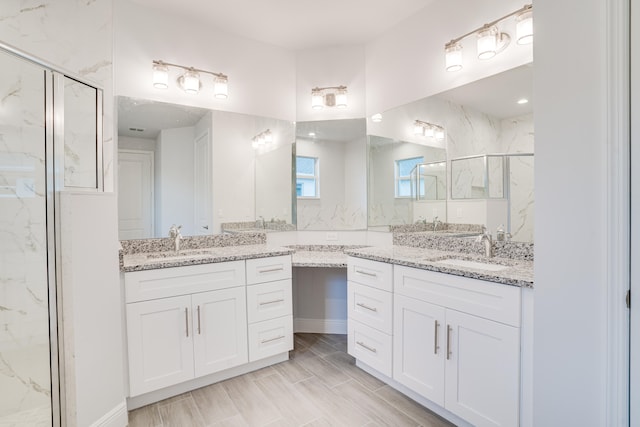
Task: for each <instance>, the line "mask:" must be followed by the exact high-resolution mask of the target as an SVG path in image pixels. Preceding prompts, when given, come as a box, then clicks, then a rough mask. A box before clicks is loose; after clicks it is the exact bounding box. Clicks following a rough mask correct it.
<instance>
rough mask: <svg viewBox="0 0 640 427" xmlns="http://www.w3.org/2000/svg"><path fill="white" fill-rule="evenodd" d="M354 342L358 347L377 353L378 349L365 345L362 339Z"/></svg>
mask: <svg viewBox="0 0 640 427" xmlns="http://www.w3.org/2000/svg"><path fill="white" fill-rule="evenodd" d="M356 344H358V345H359V346H360V347H362V348H365V349H367V350H369V351H370V352H372V353H377V352H378V350H376V349H375V348H373V347H369V346H368V345H366V344H365V343H363V342H362V341H356Z"/></svg>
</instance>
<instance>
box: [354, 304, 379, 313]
mask: <svg viewBox="0 0 640 427" xmlns="http://www.w3.org/2000/svg"><path fill="white" fill-rule="evenodd" d="M356 305H357V306H358V307H362V308H364V309H366V310H369V311H373V312H375V313H377V312H378V309H377V308H376V307H369V306H368V305H367V304H363V303H361V302H359V303H356Z"/></svg>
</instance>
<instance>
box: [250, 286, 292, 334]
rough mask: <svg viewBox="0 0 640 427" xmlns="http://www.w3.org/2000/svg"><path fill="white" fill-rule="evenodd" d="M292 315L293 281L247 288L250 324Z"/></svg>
mask: <svg viewBox="0 0 640 427" xmlns="http://www.w3.org/2000/svg"><path fill="white" fill-rule="evenodd" d="M292 313H293V307H292V301H291V279H286V280H278V281H277V282H269V283H260V284H258V285H251V286H247V318H248V320H249V323H255V322H261V321H263V320H269V319H275V318H276V317H282V316H286V315H288V314H292Z"/></svg>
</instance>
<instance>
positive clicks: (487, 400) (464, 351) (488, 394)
mask: <svg viewBox="0 0 640 427" xmlns="http://www.w3.org/2000/svg"><path fill="white" fill-rule="evenodd" d="M446 323H447V325H446V327H447V328H450V329H448V330H445V334H446V338H447V339H446V340H445V347H448V349H449V351H450V353H449V359H448V360H447V361H446V363H445V366H446V368H445V377H446V384H445V390H446V392H445V393H446V394H445V408H446V409H448V410H449V411H451V412H453V413H454V414H457V415H459V416H460V417H462V418H464V419H466V420H467V421H469V422H470V423H472V424H474V425H476V426H478V427H483V426H492V427H495V426H504V427H507V426H509V427H511V426H517V425H518V417H519V415H518V407H519V395H520V393H519V390H520V381H519V378H520V329H519V328H515V327H512V326H507V325H504V324H502V323H498V322H494V321H491V320H486V319H482V318H480V317H476V316H472V315H469V314H464V313H460V312H457V311H454V310H447V311H446ZM447 344H448V345H447ZM445 351H446V349H445Z"/></svg>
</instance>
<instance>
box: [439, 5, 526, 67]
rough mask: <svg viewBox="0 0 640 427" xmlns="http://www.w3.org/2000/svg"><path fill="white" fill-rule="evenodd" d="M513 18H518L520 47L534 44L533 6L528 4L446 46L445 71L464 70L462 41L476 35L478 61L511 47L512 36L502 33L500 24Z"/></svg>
mask: <svg viewBox="0 0 640 427" xmlns="http://www.w3.org/2000/svg"><path fill="white" fill-rule="evenodd" d="M512 16H515V17H516V42H517V43H518V44H519V45H523V44H529V43H532V42H533V5H532V4H527V5H524V6H523V7H522V8H520V9H518V10H516V11H514V12H511V13H509V14H507V15H505V16H503V17H501V18H498V19H496V20H495V21H492V22H489V23H488V24H485V25H483V26H482V27H480V28H476V29H475V30H473V31H470V32H468V33H467V34H465V35H463V36H460V37H458V38H455V39H453V40H451V41H450V42H449V43H447V44H445V45H444V60H445V69H446V70H447V71H459V70H461V69H462V44H461V43H460V42H461V41H462V39H464V38H467V37H469V36H472V35H476V48H477V52H478V59H490V58H493V57H494V56H495V55H496V54H498V53H500V52H502V51H503V50H504V49H506V47H507V46H508V45H509V42H510V41H511V36H510V35H509V34H507V33H505V32H502V31H500V29H499V28H498V24H499V23H500V22H502V21H504V20H505V19H507V18H510V17H512Z"/></svg>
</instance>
